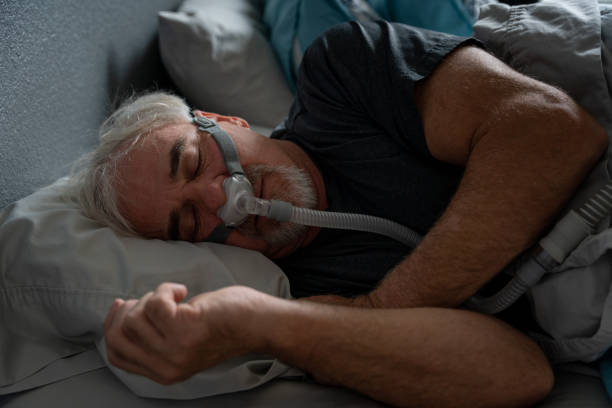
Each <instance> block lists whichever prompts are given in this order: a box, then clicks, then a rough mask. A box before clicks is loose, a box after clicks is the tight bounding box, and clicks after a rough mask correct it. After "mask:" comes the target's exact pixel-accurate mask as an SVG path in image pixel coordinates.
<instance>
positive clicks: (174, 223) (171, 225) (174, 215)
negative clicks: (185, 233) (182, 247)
mask: <svg viewBox="0 0 612 408" xmlns="http://www.w3.org/2000/svg"><path fill="white" fill-rule="evenodd" d="M168 239H169V240H171V241H178V240H179V239H180V236H179V213H178V211H176V210H175V211H172V212H171V213H170V218H169V220H168Z"/></svg>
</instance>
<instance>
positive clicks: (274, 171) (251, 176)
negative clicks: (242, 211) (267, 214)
mask: <svg viewBox="0 0 612 408" xmlns="http://www.w3.org/2000/svg"><path fill="white" fill-rule="evenodd" d="M244 171H245V176H246V177H247V179H248V180H249V181H250V182H251V184H252V185H254V186H256V185H258V184H259V182H260V180H261V178H262V177H263V178H268V177H270V176H275V177H274V181H275V183H274V187H275V188H274V189H273V190H272V193H271V195H272V196H271V197H268V198H270V199H275V200H281V201H286V202H289V203H291V204H292V205H294V206H297V207H304V208H314V206H315V205H316V202H317V200H316V193H315V189H314V185H313V182H312V180H311V179H310V177H309V176H308V174H307V173H306V172H305V171H304V170H302V169H300V168H298V167H294V166H273V165H266V164H256V165H251V166H245V168H244ZM260 193H261V192H260ZM255 219H256V218H255V216H253V215H251V216H249V218H248V219H247V221H246V222H244V223H243V224H241V225H240V226H239V227H238V228H237V230H238V231H240V232H241V233H243V234H245V235H247V236H251V237H256V238H262V239H263V240H264V241H265V242H266V243H267V244H268V245H271V246H281V245H284V244H287V243H289V242H291V241H293V240H295V239H297V238H299V237H300V236H301V235H302V234H303V233H304V232H305V231H306V230H307V228H308V227H306V226H304V225H299V224H293V223H288V222H285V223H281V222H278V221H275V220H269V223H270V224H269V225H270V226H271V227H270V228H269V229H267V230H266V231H263V232H259V231H257V229H256V227H255Z"/></svg>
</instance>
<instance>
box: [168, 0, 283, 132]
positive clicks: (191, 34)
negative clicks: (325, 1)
mask: <svg viewBox="0 0 612 408" xmlns="http://www.w3.org/2000/svg"><path fill="white" fill-rule="evenodd" d="M260 14H261V11H260V10H259V8H258V7H257V6H256V4H255V3H254V2H252V1H249V0H224V1H222V2H218V1H206V0H187V1H185V2H184V3H183V4H182V5H181V7H180V9H179V10H178V11H177V12H169V11H164V12H160V13H159V45H160V52H161V57H162V60H163V62H164V65H165V67H166V69H167V70H168V73H169V74H170V76H171V77H172V79H173V80H174V82H175V84H176V86H177V87H178V88H179V90H180V91H181V93H182V94H183V95H185V96H186V98H187V99H188V101H189V102H190V103H191V104H192V105H193V106H194V107H196V108H198V109H203V110H207V111H211V112H217V113H222V114H227V115H237V116H241V117H243V118H245V119H246V120H247V121H249V122H252V123H254V124H256V125H260V126H266V127H274V126H276V125H277V124H278V123H279V122H280V121H281V120H282V119H283V118H284V117H285V116H286V115H287V112H288V111H289V107H290V106H291V102H292V100H293V95H292V94H291V92H290V91H289V88H288V86H287V83H286V81H285V79H284V77H283V74H282V72H281V69H280V66H279V65H278V62H277V61H276V58H275V56H274V53H273V51H272V48H271V47H270V45H269V44H268V41H267V39H266V37H265V28H264V26H263V25H262V23H261V16H260Z"/></svg>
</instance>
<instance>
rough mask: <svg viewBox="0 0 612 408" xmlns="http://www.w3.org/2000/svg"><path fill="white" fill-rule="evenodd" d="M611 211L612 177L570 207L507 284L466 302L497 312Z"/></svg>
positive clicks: (585, 235)
mask: <svg viewBox="0 0 612 408" xmlns="http://www.w3.org/2000/svg"><path fill="white" fill-rule="evenodd" d="M610 214H612V180H608V182H607V183H606V184H605V185H604V186H603V187H602V188H601V189H600V190H599V191H598V192H597V193H595V194H594V195H593V196H592V197H591V198H590V199H589V200H587V202H586V203H584V204H583V205H582V207H580V208H579V209H578V210H577V211H574V210H570V211H569V212H568V213H567V214H566V215H565V216H564V217H563V218H561V220H560V221H559V222H558V223H557V224H556V225H555V226H554V227H553V229H552V230H551V231H550V232H549V233H548V235H546V236H545V237H544V238H542V239H541V240H540V242H539V244H538V245H537V246H536V248H535V249H534V251H533V254H532V256H530V257H529V258H528V259H527V260H526V261H525V262H524V263H523V264H521V265H520V266H519V268H518V270H517V272H516V275H515V276H514V278H512V280H511V281H510V282H508V283H507V284H506V286H505V287H504V288H503V289H501V290H500V291H499V292H498V293H496V294H495V295H493V296H490V297H487V298H484V297H481V296H472V297H471V298H470V299H469V300H468V301H467V302H466V306H467V307H468V308H470V309H473V310H476V311H479V312H482V313H488V314H495V313H499V312H501V311H502V310H504V309H506V308H507V307H508V306H510V305H511V304H513V303H514V302H516V300H518V298H519V297H521V296H522V295H523V294H524V293H525V292H527V290H529V288H531V287H532V286H533V285H535V284H536V283H538V282H539V281H540V279H541V278H542V277H543V276H544V275H545V274H546V273H548V272H550V271H552V270H553V269H554V268H555V267H557V266H559V265H560V264H561V263H563V261H564V260H565V258H566V257H567V256H568V255H569V254H570V253H571V252H572V251H573V250H574V249H576V247H577V246H578V245H579V244H580V243H581V242H582V241H583V240H584V239H585V238H586V237H587V236H588V235H590V234H592V233H593V231H594V230H595V227H596V226H597V224H599V222H601V221H602V220H603V219H604V218H605V217H607V216H609V215H610Z"/></svg>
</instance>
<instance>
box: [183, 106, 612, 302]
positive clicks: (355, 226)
mask: <svg viewBox="0 0 612 408" xmlns="http://www.w3.org/2000/svg"><path fill="white" fill-rule="evenodd" d="M192 115H193V114H192ZM192 120H193V122H194V123H195V124H196V125H197V126H198V127H199V129H200V130H202V131H204V132H208V133H210V134H211V135H212V137H213V139H214V140H215V142H217V145H218V146H219V149H220V150H221V153H222V154H223V160H224V161H225V166H226V167H227V170H228V172H229V173H230V176H229V177H228V178H226V179H225V180H224V181H223V190H224V192H225V196H226V201H225V203H224V204H223V205H222V206H221V208H219V210H218V211H217V216H218V217H219V218H221V220H222V223H221V224H219V225H217V226H216V227H215V229H214V230H213V232H212V233H211V235H210V236H209V237H208V239H207V241H212V242H219V243H224V242H225V240H226V239H227V236H228V235H229V233H230V232H231V231H232V229H233V228H235V227H237V226H238V225H240V224H242V223H243V222H244V221H246V219H247V218H248V216H249V215H250V214H253V215H260V216H264V217H268V218H272V219H274V220H277V221H280V222H293V223H296V224H302V225H308V226H312V227H323V228H338V229H348V230H357V231H367V232H373V233H377V234H381V235H385V236H387V237H390V238H393V239H395V240H397V241H399V242H401V243H403V244H405V245H407V246H409V247H412V248H413V247H416V246H417V245H418V243H419V242H420V241H421V237H420V236H419V234H417V233H416V232H414V231H412V230H411V229H409V228H407V227H404V226H403V225H400V224H398V223H396V222H393V221H390V220H387V219H384V218H379V217H373V216H370V215H363V214H350V213H338V212H327V211H316V210H311V209H308V208H299V207H294V206H293V205H292V204H290V203H287V202H284V201H278V200H264V199H261V198H257V197H255V195H254V193H253V187H252V186H251V183H250V182H249V180H248V179H247V177H246V176H245V175H244V171H243V170H242V166H241V165H240V160H239V158H238V150H237V149H236V146H235V145H234V142H233V141H232V139H231V138H230V137H229V135H228V134H227V133H226V132H225V131H224V130H222V129H221V128H220V127H219V125H217V123H216V122H215V121H213V120H210V119H207V118H204V117H200V116H195V115H193V119H192ZM609 215H612V180H609V181H607V183H606V184H604V185H603V187H601V189H600V190H599V191H598V192H597V193H596V194H594V195H593V196H592V197H590V199H589V200H587V201H586V202H585V203H584V204H583V205H582V207H580V208H579V209H578V210H577V211H574V210H571V211H570V212H569V213H567V214H566V215H565V217H563V218H561V220H559V221H558V222H557V224H556V225H555V226H554V228H552V230H551V231H550V232H549V233H548V235H546V236H545V237H544V238H542V239H541V240H540V241H539V244H538V245H536V247H535V249H534V250H533V253H532V255H531V256H530V257H528V258H527V260H526V261H525V262H523V263H522V264H521V265H520V266H519V267H518V269H517V271H516V272H515V276H514V277H513V278H512V280H510V282H509V283H508V284H507V285H506V286H505V287H504V288H503V289H501V290H500V291H499V292H498V293H496V294H494V295H492V296H490V297H487V298H483V297H480V296H477V295H475V296H472V298H470V299H469V300H468V301H467V302H466V304H465V306H466V307H468V308H470V309H473V310H476V311H479V312H482V313H487V314H495V313H499V312H500V311H502V310H504V309H506V308H507V307H509V306H510V305H512V304H513V303H514V302H515V301H516V300H518V298H520V297H521V296H522V295H523V294H524V293H525V292H527V291H528V290H529V289H530V288H531V287H533V286H534V285H535V284H537V283H538V282H539V281H540V279H541V278H542V277H543V276H544V275H545V274H547V273H549V272H551V271H552V270H554V268H555V267H556V266H558V265H560V264H561V263H562V262H563V261H564V260H565V258H566V257H567V256H568V255H569V254H570V253H571V252H572V251H573V250H574V249H575V248H576V247H577V246H578V245H579V244H580V243H581V242H582V241H583V240H584V239H585V238H586V237H588V236H589V235H590V234H592V233H593V231H594V230H595V227H596V225H597V223H599V222H600V221H601V220H603V219H604V218H605V217H607V216H609Z"/></svg>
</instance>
